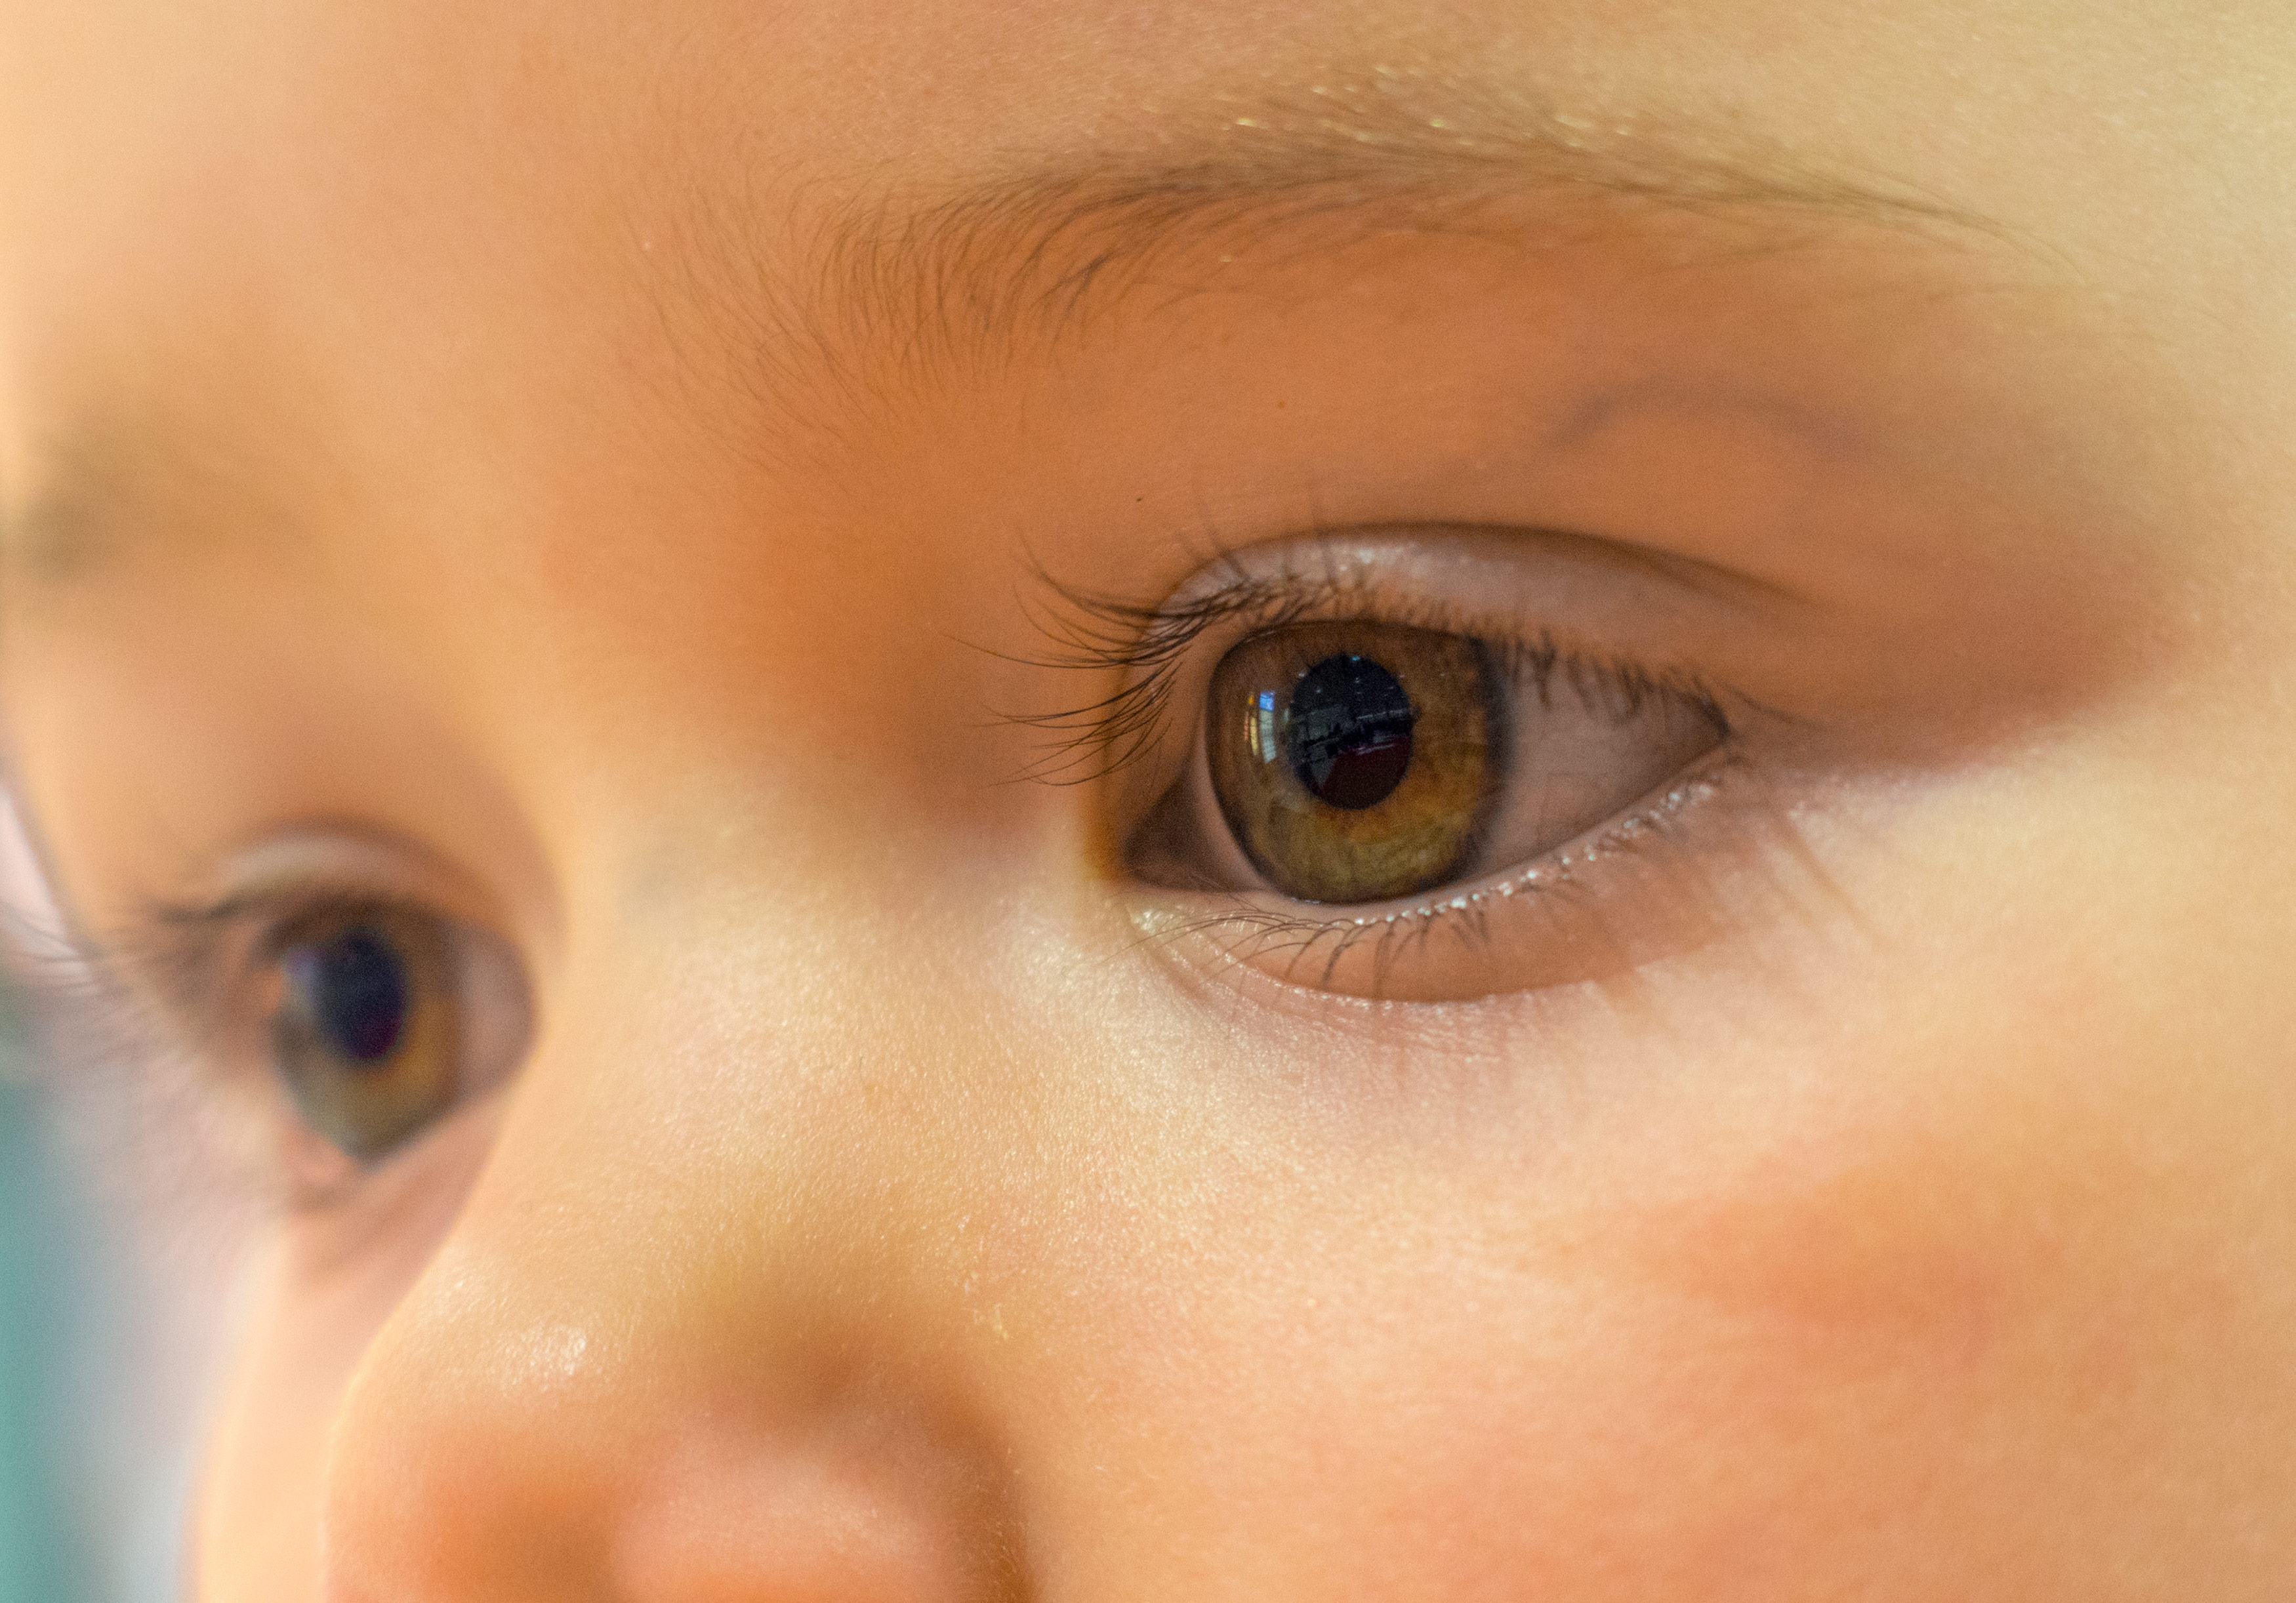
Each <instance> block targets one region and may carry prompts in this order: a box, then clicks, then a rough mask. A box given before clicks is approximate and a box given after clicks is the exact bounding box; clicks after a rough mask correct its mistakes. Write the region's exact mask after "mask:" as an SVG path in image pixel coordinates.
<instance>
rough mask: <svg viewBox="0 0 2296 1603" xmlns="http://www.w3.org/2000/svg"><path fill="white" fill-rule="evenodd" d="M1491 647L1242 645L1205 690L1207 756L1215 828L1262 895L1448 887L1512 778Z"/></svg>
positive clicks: (1399, 632) (1273, 633) (1356, 898)
mask: <svg viewBox="0 0 2296 1603" xmlns="http://www.w3.org/2000/svg"><path fill="white" fill-rule="evenodd" d="M1504 728H1505V707H1504V706H1503V704H1502V702H1501V699H1500V694H1499V687H1498V684H1497V679H1496V676H1495V675H1493V674H1492V672H1491V670H1490V665H1489V659H1488V652H1487V651H1486V650H1484V647H1483V645H1482V642H1480V641H1476V640H1470V639H1467V638H1465V637H1464V636H1460V635H1456V634H1439V633H1437V632H1436V631H1434V630H1431V629H1414V628H1406V627H1400V626H1390V625H1382V624H1375V623H1355V624H1304V625H1294V626H1292V627H1289V628H1283V629H1272V630H1269V631H1267V633H1265V634H1257V635H1254V636H1252V637H1251V639H1249V640H1246V641H1243V642H1241V643H1240V644H1238V645H1236V646H1235V647H1234V649H1232V650H1230V651H1229V652H1228V654H1227V655H1226V658H1223V659H1222V660H1221V662H1220V665H1219V667H1218V669H1217V670H1216V671H1215V672H1214V674H1213V675H1212V683H1211V690H1210V698H1209V700H1208V702H1207V704H1206V707H1205V709H1204V745H1205V755H1206V757H1207V760H1208V762H1209V764H1210V769H1211V787H1212V792H1213V795H1214V797H1216V798H1217V799H1218V803H1219V807H1220V813H1221V815H1222V818H1223V819H1224V820H1225V822H1226V826H1227V828H1228V829H1229V830H1230V831H1231V832H1232V833H1233V834H1234V838H1235V841H1236V844H1237V845H1238V846H1240V847H1242V850H1243V853H1244V855H1246V856H1247V857H1248V858H1250V859H1251V864H1252V866H1253V867H1254V868H1255V869H1257V870H1259V872H1260V874H1261V875H1262V876H1264V877H1265V878H1266V879H1267V882H1268V884H1269V885H1270V886H1272V887H1274V888H1275V889H1276V890H1278V891H1281V892H1282V893H1283V895H1285V896H1293V897H1297V898H1298V899H1300V900H1301V901H1307V902H1343V903H1352V902H1376V901H1383V900H1386V899H1387V898H1389V897H1392V896H1412V895H1415V893H1417V892H1420V891H1423V890H1427V889H1431V888H1432V887H1435V886H1438V885H1440V884H1442V883H1443V881H1444V880H1445V879H1448V878H1449V877H1450V876H1451V875H1452V874H1454V873H1456V871H1458V869H1459V866H1460V863H1462V861H1463V860H1464V858H1465V857H1466V856H1467V855H1469V854H1470V853H1471V852H1472V850H1473V849H1474V846H1475V841H1476V838H1477V836H1478V835H1479V834H1480V832H1481V830H1482V829H1483V827H1484V823H1485V819H1486V815H1487V814H1488V813H1489V811H1490V806H1491V803H1492V802H1493V801H1494V800H1495V799H1497V796H1498V791H1499V785H1500V781H1501V780H1502V779H1503V778H1504V773H1505V742H1504Z"/></svg>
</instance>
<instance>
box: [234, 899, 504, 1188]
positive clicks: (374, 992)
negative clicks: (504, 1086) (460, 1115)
mask: <svg viewBox="0 0 2296 1603" xmlns="http://www.w3.org/2000/svg"><path fill="white" fill-rule="evenodd" d="M457 945H458V942H457V939H456V936H455V932H454V931H453V930H452V929H450V928H448V927H447V926H446V925H445V924H444V923H443V921H442V920H439V919H438V918H436V917H434V916H432V915H430V914H427V913H423V912H418V911H415V910H412V909H407V908H397V907H365V908H353V909H344V910H337V911H332V912H326V913H324V914H319V915H315V916H313V917H311V918H307V919H304V920H299V921H297V922H296V923H294V924H291V925H290V926H289V927H288V928H285V929H283V930H282V931H281V932H280V933H279V935H278V936H276V937H275V941H274V944H273V953H274V955H273V957H272V960H271V967H272V971H273V975H274V984H275V993H274V994H275V998H276V1001H275V1006H274V1008H273V1010H272V1013H271V1025H270V1033H271V1050H272V1059H273V1063H274V1066H275V1071H276V1072H277V1074H278V1075H279V1078H280V1081H281V1083H282V1084H283V1085H284V1086H285V1088H286V1090H287V1092H288V1094H289V1096H290V1097H291V1098H292V1099H293V1100H294V1103H295V1106H296V1109H297V1111H298V1112H299V1113H300V1114H301V1116H302V1117H303V1119H304V1121H305V1122H306V1123H307V1124H308V1125H310V1127H311V1128H312V1129H313V1130H315V1131H316V1132H317V1133H319V1134H320V1135H322V1136H324V1138H325V1139H326V1140H327V1141H330V1142H331V1143H332V1144H333V1145H334V1146H335V1147H337V1148H338V1149H340V1150H341V1151H343V1152H344V1153H345V1154H347V1155H348V1156H349V1157H355V1158H359V1159H362V1160H365V1159H373V1158H377V1157H382V1156H383V1155H384V1154H386V1153H388V1152H389V1151H390V1150H391V1149H394V1148H396V1147H398V1146H400V1145H401V1144H403V1143H404V1142H406V1141H408V1140H410V1139H411V1138H413V1137H414V1135H415V1134H417V1133H420V1132H421V1131H422V1129H424V1128H425V1127H426V1126H428V1125H430V1124H431V1123H432V1122H433V1121H434V1120H436V1119H438V1118H439V1117H440V1116H442V1115H444V1114H445V1113H446V1112H447V1111H448V1110H449V1109H450V1108H453V1107H454V1106H455V1103H456V1101H457V1100H459V1099H460V1098H461V1097H462V1095H463V1093H464V1091H465V1089H466V1087H465V1081H466V1079H468V1078H469V1077H470V1067H471V1066H470V1064H469V1063H468V1061H467V1059H468V1058H469V1056H470V1053H469V1048H470V1046H471V1034H472V1032H471V1028H470V1024H469V1020H468V1019H467V1018H466V1017H465V1015H466V1012H467V1010H468V1006H467V1004H468V1001H469V999H468V997H467V995H466V992H467V990H468V986H467V985H466V984H465V981H464V976H463V972H462V970H463V969H464V968H465V967H466V966H467V965H466V964H465V963H464V962H463V961H460V959H461V953H458V951H457Z"/></svg>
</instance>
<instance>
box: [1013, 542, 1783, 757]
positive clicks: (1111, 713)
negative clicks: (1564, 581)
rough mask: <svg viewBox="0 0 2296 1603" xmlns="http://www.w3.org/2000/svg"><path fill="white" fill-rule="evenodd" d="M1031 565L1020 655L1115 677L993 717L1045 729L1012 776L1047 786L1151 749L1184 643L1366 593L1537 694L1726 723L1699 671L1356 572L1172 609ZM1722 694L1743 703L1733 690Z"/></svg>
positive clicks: (1239, 581)
mask: <svg viewBox="0 0 2296 1603" xmlns="http://www.w3.org/2000/svg"><path fill="white" fill-rule="evenodd" d="M1218 562H1220V563H1225V564H1227V565H1229V566H1230V568H1231V570H1232V571H1234V558H1233V557H1232V555H1229V554H1226V553H1223V555H1222V556H1221V557H1219V558H1218ZM1034 571H1035V577H1036V579H1037V583H1038V584H1040V585H1043V586H1044V587H1045V588H1046V590H1047V591H1048V592H1050V593H1051V596H1052V598H1053V600H1052V603H1051V604H1050V605H1037V606H1034V607H1029V609H1028V616H1029V621H1030V623H1031V624H1032V625H1034V626H1036V628H1037V630H1038V632H1039V633H1041V634H1044V635H1045V636H1046V638H1047V639H1048V640H1049V641H1050V642H1052V644H1053V646H1054V650H1052V651H1051V652H1050V653H1049V654H1047V655H1046V656H1042V657H1037V658H1023V659H1022V660H1024V661H1026V662H1027V663H1028V664H1029V666H1031V667H1049V668H1062V669H1080V670H1086V671H1095V672H1100V673H1103V674H1105V673H1111V672H1113V673H1120V674H1121V675H1123V683H1122V684H1121V685H1120V686H1119V688H1118V689H1117V690H1116V691H1114V692H1112V693H1111V694H1110V695H1107V696H1104V697H1103V698H1102V699H1099V700H1097V701H1092V702H1087V703H1086V704H1085V705H1083V706H1081V707H1070V708H1066V709H1064V710H1062V711H1058V712H1052V713H1007V714H1005V715H1003V716H1004V718H1005V721H1006V722H1009V723H1013V724H1019V725H1021V726H1022V727H1023V728H1029V729H1035V730H1038V731H1041V732H1045V733H1046V736H1047V740H1046V751H1045V753H1044V755H1043V756H1041V757H1038V758H1037V760H1036V761H1035V762H1033V763H1031V764H1030V765H1029V766H1028V767H1027V768H1026V769H1024V770H1023V771H1022V773H1021V778H1023V779H1027V780H1033V781H1039V782H1042V783H1046V784H1054V785H1078V784H1088V783H1091V782H1093V781H1096V780H1101V779H1105V778H1107V777H1108V776H1109V775H1111V774H1112V773H1117V772H1119V771H1120V770H1122V769H1124V768H1128V767H1129V766H1131V765H1133V764H1135V763H1136V762H1138V761H1140V760H1141V759H1142V758H1143V757H1146V756H1147V755H1149V753H1150V752H1151V751H1152V750H1153V749H1154V748H1155V745H1156V743H1157V741H1158V740H1159V739H1160V736H1161V734H1162V733H1163V731H1164V728H1165V717H1166V714H1167V712H1168V710H1169V707H1170V703H1171V698H1172V693H1173V690H1174V688H1175V681H1176V680H1177V676H1178V672H1179V668H1180V665H1181V664H1182V663H1183V662H1184V661H1185V658H1186V657H1187V654H1188V650H1189V649H1190V648H1191V647H1192V646H1193V645H1194V644H1195V642H1197V641H1198V640H1200V639H1201V637H1202V636H1203V635H1204V634H1207V633H1208V632H1210V630H1212V629H1213V628H1215V627H1218V626H1222V625H1226V624H1232V623H1234V622H1236V621H1238V620H1242V621H1243V623H1244V625H1245V631H1246V632H1247V633H1255V634H1256V633H1259V632H1261V631H1265V630H1269V629H1277V628H1282V627H1283V626H1286V625H1289V624H1293V623H1299V622H1301V621H1304V620H1307V619H1308V618H1310V617H1315V618H1318V619H1320V618H1324V617H1345V616H1348V615H1347V614H1346V613H1345V612H1344V611H1343V610H1341V609H1343V608H1344V606H1345V605H1346V604H1347V603H1348V602H1349V601H1350V600H1358V601H1362V602H1365V603H1366V604H1369V603H1370V602H1371V601H1372V598H1374V597H1379V599H1378V601H1377V602H1376V604H1375V607H1374V610H1375V613H1376V616H1377V617H1379V619H1380V621H1382V622H1384V623H1392V624H1396V625H1400V626H1411V627H1416V628H1423V629H1432V630H1438V631H1441V632H1443V633H1447V634H1472V635H1474V636H1475V637H1476V638H1478V639H1480V640H1482V641H1483V642H1484V643H1485V645H1486V646H1487V647H1488V648H1489V649H1490V650H1493V651H1494V652H1495V653H1496V654H1497V657H1498V659H1499V666H1500V667H1501V668H1502V670H1503V671H1504V672H1505V673H1506V674H1507V675H1510V676H1511V677H1518V678H1528V679H1529V682H1530V683H1531V684H1532V685H1533V686H1534V687H1535V688H1536V689H1537V691H1538V695H1539V697H1540V699H1541V700H1542V701H1544V700H1545V699H1546V698H1547V697H1548V696H1549V695H1550V694H1551V693H1552V686H1553V685H1554V684H1555V683H1558V682H1559V683H1562V684H1564V685H1566V686H1567V687H1569V688H1570V690H1571V691H1573V692H1574V693H1575V694H1577V695H1578V696H1579V698H1580V699H1581V700H1582V702H1584V703H1585V704H1586V705H1587V706H1590V707H1592V706H1595V705H1598V704H1601V702H1603V700H1604V699H1607V703H1608V705H1609V706H1611V707H1612V708H1613V709H1614V710H1615V711H1616V713H1617V715H1618V716H1620V718H1621V719H1624V718H1628V717H1631V716H1634V715H1635V714H1636V713H1637V712H1639V711H1640V710H1641V709H1642V707H1643V706H1644V703H1645V702H1646V701H1647V700H1648V699H1650V698H1651V697H1652V696H1654V695H1666V696H1673V697H1677V698H1679V699H1683V700H1685V701H1687V702H1689V703H1690V704H1691V705H1692V706H1693V707H1696V708H1697V709H1698V710H1699V711H1700V712H1702V713H1703V714H1704V715H1705V716H1707V717H1708V718H1710V719H1711V720H1712V721H1713V723H1714V725H1715V728H1716V730H1717V731H1718V732H1719V733H1720V734H1721V736H1722V737H1723V738H1724V739H1728V738H1729V737H1730V735H1731V734H1732V733H1733V732H1734V723H1733V720H1732V719H1731V717H1730V715H1729V713H1728V711H1727V710H1726V692H1725V691H1722V690H1721V689H1719V688H1718V687H1717V686H1714V685H1712V684H1711V683H1709V682H1708V681H1706V680H1705V679H1703V678H1702V676H1700V675H1694V674H1688V673H1681V672H1671V671H1668V672H1661V671H1653V670H1652V669H1649V668H1647V667H1643V666H1642V665H1640V664H1636V663H1633V662H1629V661H1626V660H1624V659H1620V658H1598V657H1594V656H1590V655H1587V654H1586V653H1583V652H1576V651H1570V650H1565V649H1563V648H1562V646H1561V645H1560V644H1559V643H1558V642H1556V640H1555V638H1554V634H1552V632H1551V631H1547V630H1540V631H1538V633H1537V634H1531V635H1528V636H1527V635H1525V634H1521V633H1520V632H1511V631H1508V630H1506V629H1505V627H1504V626H1499V627H1494V626H1493V625H1492V622H1491V620H1489V619H1488V618H1478V617H1469V616H1466V615H1464V614H1463V613H1461V612H1459V611H1457V610H1456V609H1452V608H1448V607H1445V606H1441V605H1438V604H1433V603H1430V602H1427V601H1423V600H1420V601H1413V600H1408V599H1403V600H1398V599H1396V598H1391V597H1380V596H1379V591H1378V587H1377V586H1376V585H1374V584H1372V583H1371V582H1370V581H1369V580H1368V579H1367V578H1365V577H1363V576H1361V575H1344V576H1343V575H1341V574H1339V573H1337V572H1329V573H1326V574H1324V575H1322V576H1320V577H1318V576H1315V575H1301V574H1293V573H1286V574H1283V575H1279V576H1275V577H1266V576H1259V577H1255V576H1248V575H1245V574H1243V573H1242V572H1240V571H1234V581H1233V582H1232V583H1231V584H1229V585H1226V586H1224V587H1222V588H1221V589H1219V590H1217V591H1214V592H1213V593H1211V594H1210V595H1208V596H1204V597H1202V598H1201V599H1200V600H1197V601H1191V602H1188V603H1187V604H1185V606H1182V607H1178V608H1174V607H1172V606H1171V605H1170V604H1169V602H1167V603H1157V604H1143V603H1141V602H1138V601H1130V600H1127V599H1125V598H1122V597H1118V596H1111V595H1107V594H1103V593H1098V592H1095V591H1090V590H1085V589H1081V588H1078V587H1076V586H1073V585H1068V584H1065V583H1063V582H1062V581H1061V580H1060V579H1058V578H1057V577H1054V576H1053V575H1052V574H1050V573H1047V572H1046V571H1045V570H1044V569H1043V568H1037V569H1035V570H1034ZM1358 616H1360V615H1358ZM1727 699H1728V700H1731V701H1737V702H1741V703H1745V699H1744V698H1743V697H1728V698H1727ZM1746 704H1747V705H1751V703H1746Z"/></svg>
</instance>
